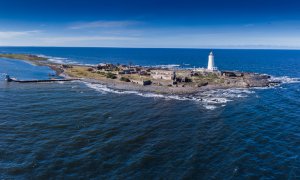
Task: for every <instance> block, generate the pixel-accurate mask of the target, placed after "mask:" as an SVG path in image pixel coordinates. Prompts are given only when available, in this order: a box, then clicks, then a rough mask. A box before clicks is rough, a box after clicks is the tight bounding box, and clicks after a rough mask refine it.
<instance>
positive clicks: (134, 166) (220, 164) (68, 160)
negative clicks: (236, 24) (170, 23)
mask: <svg viewBox="0 0 300 180" xmlns="http://www.w3.org/2000/svg"><path fill="white" fill-rule="evenodd" d="M0 52H18V53H33V54H38V55H44V56H49V57H50V56H51V58H52V60H53V61H61V62H64V63H79V64H97V63H99V62H115V63H117V62H118V63H129V62H133V63H134V64H140V65H170V64H171V65H174V64H176V65H180V66H182V67H193V66H205V65H206V62H207V55H208V53H209V50H199V49H122V48H25V47H22V48H21V47H20V48H12V47H1V48H0ZM214 52H215V60H216V65H217V66H218V67H219V68H220V69H237V70H245V71H255V72H261V73H266V74H269V75H271V76H272V77H273V78H276V79H278V80H281V81H282V82H284V83H283V84H282V85H281V86H278V87H273V88H263V89H231V90H216V91H209V92H206V93H204V94H197V95H194V96H162V95H156V94H151V93H139V92H131V91H130V92H128V91H115V90H112V89H108V88H107V87H105V86H102V85H95V84H89V83H82V82H64V83H40V84H15V83H6V82H5V81H3V80H1V81H0V124H1V125H0V137H1V138H0V177H1V178H2V179H29V178H31V179H47V178H49V177H51V178H60V179H61V178H81V179H87V178H95V179H110V178H111V179H132V178H134V179H153V178H167V179H182V178H186V179H192V178H198V179H244V178H249V179H250V178H253V179H258V178H262V179H289V178H290V179H299V178H300V157H299V154H300V140H299V139H300V133H299V130H300V115H299V114H300V109H299V107H300V100H299V99H300V84H299V78H300V72H299V68H300V51H280V50H214ZM0 60H1V61H0V75H1V78H2V79H3V78H4V74H5V73H9V74H10V75H11V76H14V77H16V78H19V79H32V78H33V79H39V78H41V79H44V78H49V74H51V73H54V72H53V71H52V70H50V69H49V68H47V67H38V66H32V65H30V64H29V63H26V62H20V61H15V60H7V59H0ZM200 98H201V99H203V101H199V99H200Z"/></svg>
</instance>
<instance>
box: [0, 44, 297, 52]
mask: <svg viewBox="0 0 300 180" xmlns="http://www.w3.org/2000/svg"><path fill="white" fill-rule="evenodd" d="M0 47H42V48H43V47H44V48H115V49H121V48H124V49H125V48H127V49H203V50H211V49H213V50H291V51H293V50H294V51H299V50H300V48H274V47H270V48H246V47H245V48H234V47H216V48H212V47H133V46H132V47H120V46H14V45H0Z"/></svg>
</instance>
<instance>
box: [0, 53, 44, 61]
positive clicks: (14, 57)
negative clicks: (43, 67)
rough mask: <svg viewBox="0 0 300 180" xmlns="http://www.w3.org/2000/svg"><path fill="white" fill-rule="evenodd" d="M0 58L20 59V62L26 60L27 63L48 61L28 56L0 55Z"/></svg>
mask: <svg viewBox="0 0 300 180" xmlns="http://www.w3.org/2000/svg"><path fill="white" fill-rule="evenodd" d="M0 58H9V59H20V60H27V61H45V60H48V58H44V57H38V56H36V55H30V54H0Z"/></svg>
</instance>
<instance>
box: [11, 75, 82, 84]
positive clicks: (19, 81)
mask: <svg viewBox="0 0 300 180" xmlns="http://www.w3.org/2000/svg"><path fill="white" fill-rule="evenodd" d="M5 80H6V81H7V82H18V83H40V82H59V81H75V80H79V79H32V80H18V79H15V78H11V77H10V76H9V75H6V78H5Z"/></svg>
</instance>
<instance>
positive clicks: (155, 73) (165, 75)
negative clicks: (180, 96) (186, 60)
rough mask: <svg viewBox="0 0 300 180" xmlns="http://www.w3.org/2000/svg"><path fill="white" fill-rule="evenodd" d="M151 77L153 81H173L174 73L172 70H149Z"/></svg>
mask: <svg viewBox="0 0 300 180" xmlns="http://www.w3.org/2000/svg"><path fill="white" fill-rule="evenodd" d="M151 77H152V78H153V79H164V80H174V79H175V77H176V73H175V71H172V70H151Z"/></svg>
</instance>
